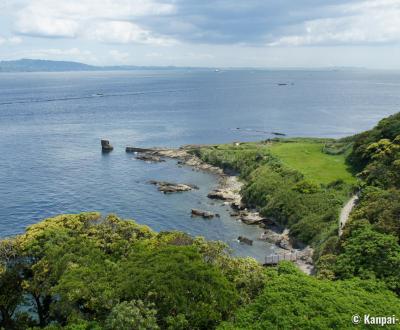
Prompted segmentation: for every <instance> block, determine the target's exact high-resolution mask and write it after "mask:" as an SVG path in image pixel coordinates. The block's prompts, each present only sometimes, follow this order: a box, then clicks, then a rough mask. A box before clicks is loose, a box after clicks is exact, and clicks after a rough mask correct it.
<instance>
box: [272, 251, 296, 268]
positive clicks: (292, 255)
mask: <svg viewBox="0 0 400 330" xmlns="http://www.w3.org/2000/svg"><path fill="white" fill-rule="evenodd" d="M298 257H299V256H298V255H297V252H293V253H284V254H279V255H278V254H276V255H272V256H266V257H265V262H264V265H276V264H277V263H279V262H280V261H283V260H287V261H296V260H297V259H298Z"/></svg>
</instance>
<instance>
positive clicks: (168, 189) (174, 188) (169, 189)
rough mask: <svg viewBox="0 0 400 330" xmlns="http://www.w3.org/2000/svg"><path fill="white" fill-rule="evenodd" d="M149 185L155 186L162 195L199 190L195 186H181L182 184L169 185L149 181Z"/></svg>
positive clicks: (163, 182) (164, 182)
mask: <svg viewBox="0 0 400 330" xmlns="http://www.w3.org/2000/svg"><path fill="white" fill-rule="evenodd" d="M149 183H150V184H153V185H155V186H157V188H158V191H161V192H163V193H164V194H172V193H177V192H184V191H190V190H193V189H199V188H198V187H197V186H195V185H189V184H183V183H171V182H166V181H156V180H151V181H149Z"/></svg>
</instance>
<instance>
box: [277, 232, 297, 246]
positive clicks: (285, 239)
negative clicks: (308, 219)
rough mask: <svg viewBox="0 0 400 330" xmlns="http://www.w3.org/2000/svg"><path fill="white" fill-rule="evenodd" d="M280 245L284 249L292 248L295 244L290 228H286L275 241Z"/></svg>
mask: <svg viewBox="0 0 400 330" xmlns="http://www.w3.org/2000/svg"><path fill="white" fill-rule="evenodd" d="M275 244H276V245H277V246H278V247H280V248H281V249H284V250H292V249H293V246H292V243H291V241H290V236H289V230H288V229H285V230H284V231H283V233H282V235H281V237H280V239H279V240H278V241H277V242H276V243H275Z"/></svg>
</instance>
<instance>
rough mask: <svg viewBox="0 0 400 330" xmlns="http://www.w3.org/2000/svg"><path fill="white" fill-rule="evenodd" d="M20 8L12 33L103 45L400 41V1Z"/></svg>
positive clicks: (48, 1)
mask: <svg viewBox="0 0 400 330" xmlns="http://www.w3.org/2000/svg"><path fill="white" fill-rule="evenodd" d="M14 1H18V0H14ZM19 1H21V0H19ZM14 8H15V7H14ZM18 8H19V9H18V10H17V14H16V20H15V26H14V27H15V31H16V32H17V33H20V34H24V35H29V36H35V37H44V38H76V39H85V40H92V41H97V42H101V43H113V44H114V43H121V44H130V43H137V44H144V45H155V46H165V45H171V44H172V45H174V44H176V43H177V42H181V43H189V44H215V45H229V44H230V45H232V44H236V45H250V46H265V45H268V46H314V45H324V46H325V45H338V44H339V45H345V44H382V43H388V42H399V41H400V22H399V17H400V0H295V1H294V0H279V1H273V0H246V1H240V2H239V1H232V0H213V1H199V0H97V1H93V0H57V1H54V0H25V2H23V3H19V6H18Z"/></svg>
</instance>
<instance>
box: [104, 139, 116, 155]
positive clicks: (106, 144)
mask: <svg viewBox="0 0 400 330" xmlns="http://www.w3.org/2000/svg"><path fill="white" fill-rule="evenodd" d="M101 150H102V151H103V152H110V151H113V150H114V147H113V146H112V145H111V144H110V141H108V140H101Z"/></svg>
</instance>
